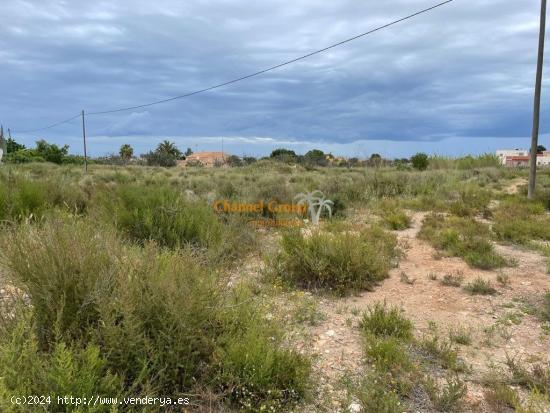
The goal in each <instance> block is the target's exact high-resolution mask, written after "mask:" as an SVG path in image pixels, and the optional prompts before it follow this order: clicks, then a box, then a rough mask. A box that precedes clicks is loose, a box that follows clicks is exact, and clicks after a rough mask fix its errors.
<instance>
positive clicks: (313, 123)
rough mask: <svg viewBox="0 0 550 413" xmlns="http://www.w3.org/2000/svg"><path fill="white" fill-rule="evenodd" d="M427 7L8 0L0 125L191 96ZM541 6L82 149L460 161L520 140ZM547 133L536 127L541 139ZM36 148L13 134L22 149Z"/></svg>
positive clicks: (302, 72) (409, 2)
mask: <svg viewBox="0 0 550 413" xmlns="http://www.w3.org/2000/svg"><path fill="white" fill-rule="evenodd" d="M432 4H433V2H432V1H428V0H414V1H413V0H392V1H390V2H379V1H372V0H369V1H365V2H357V1H353V0H343V1H338V2H325V1H313V0H297V1H294V2H287V1H283V0H264V1H262V2H248V1H242V0H226V1H209V0H188V1H186V2H181V1H177V0H156V1H154V2H151V1H144V0H143V1H142V0H133V1H129V0H126V1H117V2H113V1H96V2H88V1H86V2H85V1H81V0H73V1H61V0H57V1H55V0H51V1H38V0H36V1H31V0H27V1H22V0H4V1H3V2H2V3H1V4H0V14H1V15H2V16H3V21H4V24H3V25H2V26H0V61H1V62H2V69H1V70H2V71H1V75H0V90H2V96H3V98H2V100H1V101H0V122H2V123H5V124H6V123H7V124H9V125H10V126H11V127H12V129H16V128H17V129H20V130H22V129H32V128H34V127H40V126H43V125H45V124H49V123H53V122H55V121H57V120H60V119H64V118H67V117H69V116H71V115H73V114H77V113H78V112H79V111H80V110H81V109H86V110H87V111H95V110H104V109H114V108H118V107H121V106H131V105H135V104H140V103H146V102H149V101H155V100H158V99H163V98H166V97H170V96H174V95H178V94H181V93H186V92H189V91H193V90H196V89H201V88H203V87H206V86H210V85H212V84H216V83H220V82H223V81H226V80H229V79H232V78H234V77H238V76H241V75H243V74H247V73H250V72H254V71H256V70H258V69H262V68H265V67H269V66H271V65H273V64H276V63H279V62H280V61H284V60H288V59H292V58H294V57H297V56H299V55H301V54H305V53H308V52H310V51H312V50H315V49H318V48H320V47H323V46H326V45H328V44H331V43H334V42H337V41H340V40H342V39H344V38H347V37H350V36H353V35H355V34H358V33H360V32H363V31H366V30H368V29H371V28H373V27H376V26H378V25H381V24H384V23H387V22H389V21H391V20H393V19H396V18H399V17H402V16H404V15H407V14H409V13H411V12H414V11H416V10H419V9H421V8H424V7H428V6H430V5H432ZM538 8H539V6H538V0H528V1H522V2H510V1H509V0H477V1H476V2H470V1H465V0H456V1H455V2H453V3H451V4H450V5H448V6H445V7H443V8H440V9H438V10H435V11H433V12H431V13H429V14H426V15H423V16H419V17H417V18H416V19H414V20H410V21H408V22H405V23H403V24H401V25H398V26H394V27H391V28H389V29H387V30H384V31H381V32H378V33H375V34H373V35H371V36H368V37H366V38H363V39H360V40H357V41H355V42H353V43H350V44H348V45H345V46H343V47H341V48H337V49H333V50H331V51H329V52H327V53H326V54H323V55H318V56H314V57H312V58H311V59H308V60H306V61H302V62H299V63H296V64H294V65H292V66H288V67H285V68H282V69H280V70H278V71H274V72H271V73H269V74H266V75H263V76H261V77H257V78H254V79H249V80H247V81H245V82H242V83H239V84H236V85H233V86H228V87H226V88H223V89H218V90H216V91H212V92H208V93H206V94H203V95H197V96H194V97H192V98H189V99H184V100H180V101H175V102H172V103H168V104H165V105H160V106H156V107H150V108H144V109H139V110H134V111H130V112H123V113H118V114H113V115H105V116H101V117H90V118H89V128H90V134H91V136H92V137H91V140H92V142H93V139H94V137H95V139H96V143H97V144H96V145H93V146H92V147H93V148H94V149H95V152H96V153H103V152H108V151H115V150H116V148H117V147H118V145H120V143H121V140H122V139H124V140H126V141H129V142H135V144H136V146H138V147H141V148H143V150H145V149H147V148H148V147H151V146H153V145H154V143H155V142H156V141H157V140H158V139H160V138H161V137H166V136H171V137H174V139H177V140H181V141H182V145H183V144H185V143H189V144H192V143H193V142H194V143H195V145H203V146H205V147H207V146H208V145H209V142H210V141H209V139H212V138H206V137H217V136H226V137H228V138H227V139H228V142H229V143H228V144H230V145H231V144H232V145H234V150H235V151H237V152H240V151H241V150H242V151H245V150H246V149H250V148H251V145H252V146H253V145H254V144H257V147H258V148H262V150H263V149H265V150H268V149H269V148H270V147H272V146H277V145H279V144H281V145H282V144H287V145H296V147H300V148H302V147H303V148H305V149H307V147H308V146H309V145H317V146H324V147H331V148H332V147H334V148H335V150H340V151H342V152H346V151H347V152H354V151H355V150H356V149H355V146H356V145H358V144H357V142H365V141H372V142H383V141H390V142H391V141H401V142H402V143H403V145H409V147H410V151H414V149H415V147H416V145H415V143H414V142H417V141H418V142H424V143H426V142H428V143H429V142H432V141H433V142H435V141H439V140H441V139H445V138H452V140H451V141H449V142H453V143H452V144H449V145H450V146H448V148H449V149H452V150H454V151H456V152H460V153H462V152H463V148H462V146H464V147H469V146H470V145H471V142H473V141H474V140H475V141H476V142H477V141H478V140H480V139H483V138H486V139H487V142H489V141H490V142H494V141H495V140H494V138H504V137H506V138H511V139H512V138H513V139H519V138H522V137H527V136H528V135H529V133H530V119H531V110H532V109H531V105H532V88H533V82H534V67H535V59H536V45H537V25H538V15H537V13H538ZM546 90H547V89H546V87H545V90H544V94H543V108H544V107H545V105H546V103H547V102H548V101H549V99H550V97H548V94H547V93H546ZM547 126H548V120H547V118H546V117H545V116H544V113H543V123H542V131H543V132H544V131H547V130H548V127H547ZM78 133H79V126H78V120H76V121H75V122H74V123H72V124H70V125H64V126H61V127H59V128H57V129H54V130H50V131H47V132H44V133H42V134H40V136H44V137H46V138H48V139H51V140H53V141H58V142H69V143H71V145H72V146H73V142H75V143H74V145H77V143H76V142H77V141H78V139H77V137H78ZM36 137H37V136H36V134H27V135H21V139H22V140H24V141H26V142H27V143H32V141H33V139H35V138H36ZM122 137H123V138H122ZM201 137H205V138H201ZM231 137H232V138H231ZM258 137H262V139H263V140H262V139H260V138H258ZM361 145H363V146H364V144H361ZM388 145H390V146H392V145H393V144H391V143H389V144H388ZM434 145H435V144H434ZM526 145H527V142H526V144H525V145H523V146H526ZM392 147H393V146H392ZM74 148H75V150H76V147H74ZM434 148H435V146H434ZM489 149H492V148H489ZM369 150H370V149H369ZM380 152H382V150H380Z"/></svg>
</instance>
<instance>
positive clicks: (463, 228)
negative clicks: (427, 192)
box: [418, 214, 508, 270]
mask: <svg viewBox="0 0 550 413" xmlns="http://www.w3.org/2000/svg"><path fill="white" fill-rule="evenodd" d="M418 237H419V238H421V239H423V240H426V241H428V242H429V243H430V244H432V245H433V246H434V247H435V248H437V249H439V250H442V251H444V252H445V253H446V254H448V255H450V256H453V257H462V258H463V259H464V261H466V262H467V263H468V264H469V265H470V266H472V267H476V268H481V269H485V270H487V269H493V268H499V267H503V266H505V265H507V264H508V263H507V261H506V259H504V258H503V257H502V256H500V255H499V254H497V253H496V252H495V250H494V247H493V245H492V243H491V240H490V239H491V238H490V237H491V232H490V229H489V227H488V226H487V225H485V224H482V223H480V222H477V221H475V220H474V219H472V218H459V217H449V218H446V217H445V216H443V215H441V214H430V215H428V216H426V218H424V222H423V223H422V228H421V229H420V231H419V233H418Z"/></svg>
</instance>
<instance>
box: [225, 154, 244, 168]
mask: <svg viewBox="0 0 550 413" xmlns="http://www.w3.org/2000/svg"><path fill="white" fill-rule="evenodd" d="M225 162H226V163H227V165H229V166H243V162H242V160H241V158H239V157H238V156H237V155H229V156H228V157H226V158H225Z"/></svg>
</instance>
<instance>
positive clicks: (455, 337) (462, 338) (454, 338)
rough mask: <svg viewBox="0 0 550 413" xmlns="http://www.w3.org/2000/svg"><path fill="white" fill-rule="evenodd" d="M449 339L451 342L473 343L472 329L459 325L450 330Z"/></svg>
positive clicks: (465, 344)
mask: <svg viewBox="0 0 550 413" xmlns="http://www.w3.org/2000/svg"><path fill="white" fill-rule="evenodd" d="M449 340H450V341H451V343H457V344H462V345H464V346H467V345H470V344H472V331H471V329H469V328H466V327H463V326H458V327H456V328H451V329H450V330H449Z"/></svg>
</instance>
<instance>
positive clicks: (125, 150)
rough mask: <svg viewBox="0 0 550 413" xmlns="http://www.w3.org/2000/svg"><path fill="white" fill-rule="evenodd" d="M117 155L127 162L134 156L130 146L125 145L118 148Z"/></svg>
mask: <svg viewBox="0 0 550 413" xmlns="http://www.w3.org/2000/svg"><path fill="white" fill-rule="evenodd" d="M118 153H119V154H120V157H121V158H122V159H123V160H125V161H127V160H129V159H131V158H132V156H134V149H133V148H132V147H131V146H130V145H128V144H127V143H125V144H124V145H122V146H121V147H120V150H119V151H118Z"/></svg>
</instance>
